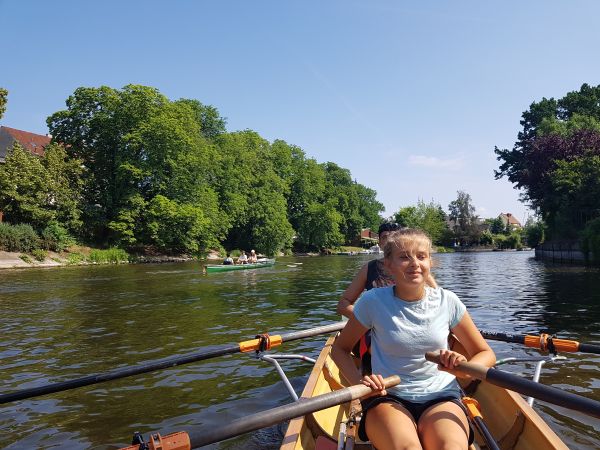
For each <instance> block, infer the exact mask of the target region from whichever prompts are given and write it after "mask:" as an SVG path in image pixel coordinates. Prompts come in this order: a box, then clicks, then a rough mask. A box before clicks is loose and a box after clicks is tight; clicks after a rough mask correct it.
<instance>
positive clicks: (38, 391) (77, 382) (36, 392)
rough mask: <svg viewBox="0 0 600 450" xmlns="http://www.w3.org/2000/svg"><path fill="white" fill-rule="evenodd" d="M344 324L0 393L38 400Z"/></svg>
mask: <svg viewBox="0 0 600 450" xmlns="http://www.w3.org/2000/svg"><path fill="white" fill-rule="evenodd" d="M345 324H346V323H345V322H336V323H332V324H330V325H325V326H322V327H317V328H310V329H308V330H303V331H293V332H291V333H286V334H281V335H273V336H268V335H264V336H263V337H262V338H257V339H251V340H249V341H243V342H240V343H238V344H226V345H221V346H218V347H214V348H211V349H207V350H202V351H199V352H195V353H190V354H187V355H181V356H175V357H171V358H167V359H163V360H160V361H156V362H151V363H146V364H140V365H137V366H130V367H125V368H122V369H116V370H112V371H110V372H106V373H101V374H96V375H88V376H85V377H83V378H77V379H74V380H70V381H62V382H60V383H54V384H48V385H45V386H39V387H34V388H29V389H23V390H21V391H16V392H11V393H8V394H1V395H0V404H3V403H8V402H14V401H15V400H23V399H26V398H31V397H37V396H40V395H45V394H51V393H53V392H60V391H66V390H69V389H74V388H78V387H82V386H88V385H90V384H96V383H102V382H104V381H110V380H116V379H119V378H125V377H130V376H132V375H138V374H141V373H147V372H152V371H154V370H160V369H166V368H169V367H174V366H180V365H182V364H188V363H191V362H196V361H203V360H205V359H210V358H215V357H217V356H223V355H229V354H232V353H245V352H251V351H253V350H259V349H265V350H268V349H269V348H271V347H274V346H276V345H281V344H282V343H283V342H290V341H295V340H298V339H304V338H306V337H311V336H317V335H319V334H326V333H332V332H334V331H339V330H341V329H342V328H344V325H345Z"/></svg>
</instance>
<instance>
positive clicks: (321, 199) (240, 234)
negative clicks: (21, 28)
mask: <svg viewBox="0 0 600 450" xmlns="http://www.w3.org/2000/svg"><path fill="white" fill-rule="evenodd" d="M66 105H67V108H66V109H65V110H62V111H58V112H56V113H54V114H52V115H51V116H50V117H49V118H48V119H47V124H48V128H49V130H50V133H51V135H52V144H51V145H50V146H48V147H47V148H46V153H45V155H44V157H42V158H39V157H37V156H34V155H31V154H30V153H29V152H27V151H25V150H24V149H22V148H20V146H18V145H15V146H14V147H13V148H12V150H11V151H10V152H9V153H8V154H7V156H6V161H5V164H4V165H2V166H0V210H2V211H3V213H4V219H5V220H6V221H8V222H9V223H12V224H21V223H23V224H30V225H31V226H32V227H33V228H34V229H36V230H37V231H38V232H43V231H44V230H46V229H48V227H51V229H52V230H54V232H55V233H57V230H59V231H60V232H63V231H64V232H65V233H67V234H68V235H69V236H73V237H75V238H76V239H77V240H79V241H81V242H84V243H89V244H91V245H95V246H102V247H108V246H119V247H122V248H127V249H133V250H135V249H143V248H147V247H152V248H156V249H158V250H160V251H162V252H166V253H181V252H187V253H193V254H202V253H204V252H206V251H207V250H208V249H222V250H229V249H235V248H255V249H256V250H257V251H259V252H261V253H265V254H274V253H276V252H278V251H282V250H283V251H286V250H289V249H291V248H292V246H294V247H295V248H296V249H297V250H318V249H320V248H322V247H336V246H339V245H341V244H343V243H345V242H349V241H350V240H352V239H353V238H354V237H355V236H357V235H358V234H359V233H360V231H361V229H363V228H367V227H370V228H376V227H377V226H378V225H379V223H380V221H381V218H380V215H379V214H380V212H382V211H383V205H382V204H381V203H380V202H378V201H377V199H376V192H375V191H374V190H372V189H369V188H367V187H365V186H363V185H361V184H359V183H357V182H355V181H353V179H352V176H351V174H350V171H349V170H347V169H344V168H342V167H340V166H338V165H337V164H335V163H333V162H326V163H318V162H317V161H316V160H314V159H312V158H308V157H307V156H306V154H305V153H304V151H303V150H302V149H301V148H299V147H297V146H294V145H291V144H288V143H286V142H284V141H282V140H276V141H274V142H272V143H271V142H269V141H267V140H266V139H264V138H262V137H261V136H260V135H259V134H258V133H256V132H254V131H251V130H245V131H238V132H228V131H227V130H226V121H225V119H224V118H223V117H222V116H220V114H219V112H218V111H217V109H215V108H214V107H212V106H207V105H203V104H202V103H200V102H199V101H197V100H190V99H180V100H175V101H171V100H169V99H168V98H166V97H165V96H164V95H162V94H161V93H160V92H159V91H158V90H157V89H155V88H152V87H146V86H139V85H128V86H125V87H124V88H123V89H113V88H110V87H105V86H103V87H100V88H83V87H82V88H78V89H77V90H76V91H75V92H74V93H73V95H71V96H70V97H69V98H68V99H67V101H66Z"/></svg>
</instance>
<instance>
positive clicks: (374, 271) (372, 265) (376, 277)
mask: <svg viewBox="0 0 600 450" xmlns="http://www.w3.org/2000/svg"><path fill="white" fill-rule="evenodd" d="M392 284H394V279H393V278H392V277H390V276H389V275H388V273H387V271H386V270H385V267H384V266H383V259H382V258H380V259H374V260H373V261H369V263H368V265H367V282H366V284H365V289H366V290H367V291H368V290H370V289H373V288H377V287H384V286H390V285H392Z"/></svg>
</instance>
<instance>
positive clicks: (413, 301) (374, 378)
mask: <svg viewBox="0 0 600 450" xmlns="http://www.w3.org/2000/svg"><path fill="white" fill-rule="evenodd" d="M431 249H432V243H431V239H429V237H428V236H427V235H426V234H425V233H424V232H423V231H421V230H417V229H402V230H398V231H395V232H393V233H392V234H391V235H389V236H388V238H387V242H386V244H385V246H384V265H385V268H386V270H387V272H388V273H389V275H390V276H391V277H392V278H393V281H394V284H393V285H391V286H386V287H382V288H378V289H371V290H369V291H367V292H365V293H364V294H363V295H362V296H361V297H360V299H359V300H358V301H357V302H356V303H355V304H354V307H353V310H352V317H351V318H350V320H349V321H348V323H347V324H346V326H345V327H344V329H343V330H342V332H341V334H340V335H339V337H338V338H337V339H336V341H335V343H334V344H333V347H332V352H331V356H332V358H333V360H334V361H335V363H336V364H337V365H338V367H339V368H340V370H341V372H342V374H343V375H344V378H345V379H346V380H348V382H350V384H363V385H365V386H369V387H370V388H371V390H372V395H371V396H369V397H367V398H365V399H364V400H363V401H362V410H363V415H362V419H361V421H360V426H359V430H358V433H359V436H360V438H361V439H363V440H370V441H371V442H372V444H373V446H374V447H375V448H377V449H379V450H387V449H398V448H425V449H438V448H440V449H441V448H447V449H450V448H452V449H467V448H468V447H469V444H470V443H471V442H472V438H473V431H472V429H471V428H470V425H469V422H468V420H467V416H466V414H465V407H464V406H463V405H462V403H461V400H460V399H461V396H462V393H461V390H460V386H459V384H458V383H457V381H456V376H460V374H459V373H457V371H456V370H455V367H456V366H457V365H458V364H459V363H461V362H463V361H467V358H466V357H465V356H463V355H462V354H460V353H458V352H454V351H452V350H450V349H449V344H448V333H449V332H452V333H453V334H454V335H455V336H456V337H457V338H458V340H459V341H460V342H461V344H462V345H463V346H464V348H465V353H466V354H467V355H470V359H469V361H471V362H475V363H478V364H482V365H484V366H486V367H492V366H493V365H494V364H495V362H496V356H495V355H494V352H493V351H492V349H491V348H490V346H489V345H488V344H487V342H486V341H485V339H483V337H482V336H481V333H479V331H478V330H477V327H476V326H475V324H474V323H473V320H472V319H471V316H470V315H469V313H468V312H467V310H466V307H465V305H464V304H463V303H462V302H461V301H460V299H459V298H458V297H457V296H456V294H454V293H453V292H451V291H448V290H445V289H442V288H440V287H437V285H432V284H431V280H433V276H432V275H431ZM367 330H372V348H371V353H372V358H373V361H372V363H373V374H372V375H371V374H366V375H362V376H361V374H360V372H359V370H357V368H356V365H355V364H354V361H353V358H352V355H351V351H352V348H353V346H354V344H355V343H356V342H357V341H358V340H359V339H360V337H361V336H362V335H364V334H365V332H366V331H367ZM434 350H439V354H440V364H439V365H438V364H434V363H431V362H428V361H427V360H426V359H425V353H426V352H428V351H434ZM391 375H399V376H400V380H401V383H400V384H399V385H397V386H394V387H391V388H389V389H385V388H384V385H383V377H388V376H391Z"/></svg>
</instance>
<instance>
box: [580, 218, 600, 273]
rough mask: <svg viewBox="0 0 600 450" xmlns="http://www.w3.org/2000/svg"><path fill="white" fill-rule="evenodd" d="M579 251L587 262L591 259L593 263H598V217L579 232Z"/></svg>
mask: <svg viewBox="0 0 600 450" xmlns="http://www.w3.org/2000/svg"><path fill="white" fill-rule="evenodd" d="M581 250H583V253H585V258H586V259H587V260H588V261H589V260H590V259H591V260H592V261H594V262H595V263H600V217H598V218H597V219H594V220H590V221H589V222H588V223H587V224H586V225H585V228H584V229H583V231H582V232H581ZM590 254H591V255H590ZM590 256H591V257H592V258H590Z"/></svg>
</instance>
